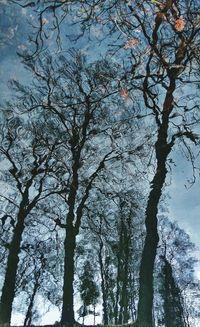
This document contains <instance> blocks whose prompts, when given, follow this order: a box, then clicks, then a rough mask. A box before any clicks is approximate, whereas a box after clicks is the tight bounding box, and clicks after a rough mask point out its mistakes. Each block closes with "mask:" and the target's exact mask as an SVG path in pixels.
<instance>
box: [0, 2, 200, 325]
mask: <svg viewBox="0 0 200 327" xmlns="http://www.w3.org/2000/svg"><path fill="white" fill-rule="evenodd" d="M17 10H18V12H17V11H16V8H15V10H14V7H12V8H11V6H6V1H5V0H0V30H1V37H0V89H1V94H2V98H1V103H0V106H2V99H3V100H7V99H9V98H10V97H11V96H12V94H11V91H10V90H9V88H8V81H9V79H11V78H16V79H20V80H22V81H27V79H28V75H27V74H28V73H27V72H26V71H25V70H24V69H23V66H22V65H21V64H20V60H19V57H18V56H17V54H16V52H17V51H20V49H24V48H25V47H26V46H27V39H28V33H29V31H30V27H28V25H27V23H26V19H27V15H28V12H27V11H26V10H25V9H19V7H18V8H17ZM28 18H29V19H32V17H31V16H30V14H29V17H28ZM97 32H98V31H95V29H94V30H93V32H92V33H93V34H94V35H97ZM81 42H83V41H80V44H79V46H81V47H83V48H85V49H86V48H87V45H86V44H85V42H83V43H81ZM89 54H90V55H91V56H93V59H94V58H95V49H93V50H90V52H89ZM174 160H175V162H176V166H174V167H172V180H171V183H170V185H169V186H167V188H166V192H168V193H169V195H170V197H169V199H168V210H169V216H170V218H171V219H172V220H176V221H177V222H178V223H179V225H180V227H182V228H183V229H184V230H185V231H186V232H187V233H188V234H189V235H190V237H191V240H192V241H193V242H194V243H195V244H196V246H197V251H196V256H197V258H200V237H199V231H200V201H199V199H200V192H199V190H200V179H199V175H198V173H197V174H196V182H195V183H194V185H192V186H191V187H189V186H190V185H189V183H188V182H187V179H188V178H191V165H190V164H189V163H188V162H187V160H186V159H183V157H182V156H181V155H180V154H176V155H175V156H174ZM196 274H197V276H198V277H199V278H200V264H198V265H197V268H196ZM20 318H21V316H20V314H19V315H16V316H14V317H13V321H15V322H16V320H18V321H19V322H20ZM58 318H59V315H58V312H57V310H56V309H55V310H54V311H52V312H51V313H46V315H45V316H44V317H43V319H42V321H41V323H43V324H45V323H51V322H54V321H55V320H56V319H58ZM97 320H98V318H97Z"/></svg>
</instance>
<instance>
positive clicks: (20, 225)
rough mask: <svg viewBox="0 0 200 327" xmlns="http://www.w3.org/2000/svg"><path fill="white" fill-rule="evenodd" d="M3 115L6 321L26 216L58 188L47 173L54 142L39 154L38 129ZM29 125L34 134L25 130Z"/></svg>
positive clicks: (2, 315)
mask: <svg viewBox="0 0 200 327" xmlns="http://www.w3.org/2000/svg"><path fill="white" fill-rule="evenodd" d="M3 118H4V122H3V123H2V125H1V132H2V137H1V145H0V154H1V159H2V160H5V162H6V164H7V165H8V167H10V168H9V170H7V171H6V172H5V174H4V175H5V176H4V178H5V181H6V182H7V183H8V185H9V186H10V188H11V190H10V191H8V194H9V193H10V197H9V195H8V194H7V196H5V197H4V194H2V195H1V199H4V201H5V202H4V205H5V203H6V205H7V208H8V209H7V210H8V212H10V215H5V216H3V217H1V219H2V223H3V222H4V224H3V227H4V225H7V224H6V220H7V219H8V218H9V217H10V216H11V218H12V221H13V223H12V227H13V232H12V233H11V235H9V238H10V239H11V240H10V242H8V244H7V245H8V258H7V263H6V269H5V278H4V283H3V288H2V294H1V303H0V322H1V323H8V322H10V319H11V312H12V303H13V300H14V297H15V286H16V276H17V269H18V265H19V254H20V252H21V242H22V235H23V233H24V229H25V225H26V220H27V217H28V216H29V215H30V214H32V211H33V210H34V209H35V207H36V206H37V204H38V202H39V201H41V199H42V198H43V199H44V198H45V197H47V196H48V195H49V194H52V193H54V192H56V191H58V189H56V188H54V189H53V190H52V185H51V183H49V181H48V178H49V174H50V173H51V172H52V167H51V165H50V164H49V163H50V160H51V159H52V154H53V152H54V150H55V147H56V141H55V142H54V143H53V144H52V145H51V146H49V148H46V149H45V150H44V152H43V153H42V154H41V152H40V151H41V146H42V145H43V144H42V143H43V142H44V139H43V140H42V136H41V134H40V132H39V131H38V130H37V128H35V127H34V126H31V124H29V125H28V126H27V125H25V122H24V121H22V120H20V119H19V120H18V119H17V118H13V119H6V117H3ZM22 125H24V126H23V127H22ZM28 128H29V130H31V131H32V133H33V134H31V133H30V134H29V133H28V132H27V129H28ZM18 132H19V134H18ZM39 137H41V139H40V142H41V144H38V139H39ZM24 139H26V142H24ZM22 158H23V159H22ZM12 189H14V192H13V190H12ZM33 190H34V191H33ZM32 192H33V195H32V194H31V193H32ZM3 219H4V220H3Z"/></svg>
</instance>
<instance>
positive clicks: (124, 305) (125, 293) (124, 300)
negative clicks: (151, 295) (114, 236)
mask: <svg viewBox="0 0 200 327" xmlns="http://www.w3.org/2000/svg"><path fill="white" fill-rule="evenodd" d="M130 241H131V240H130V237H129V235H128V230H127V226H124V267H123V270H124V271H123V276H124V278H123V284H122V290H121V301H120V305H121V308H120V315H119V324H126V323H128V318H129V317H128V316H129V315H128V302H129V299H128V297H129V285H128V270H129V258H130Z"/></svg>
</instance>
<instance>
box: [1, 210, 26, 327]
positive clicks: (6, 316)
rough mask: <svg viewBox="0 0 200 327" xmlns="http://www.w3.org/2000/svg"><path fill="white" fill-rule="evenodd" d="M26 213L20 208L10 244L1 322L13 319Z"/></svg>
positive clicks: (2, 297)
mask: <svg viewBox="0 0 200 327" xmlns="http://www.w3.org/2000/svg"><path fill="white" fill-rule="evenodd" d="M26 215H27V214H26V213H25V212H24V211H23V210H19V214H18V217H17V224H16V227H15V229H14V233H13V238H12V241H11V243H10V245H9V253H8V261H7V267H6V273H5V279H4V284H3V288H2V295H1V303H0V324H10V320H11V314H12V303H13V300H14V297H15V283H16V275H17V267H18V262H19V253H20V243H21V239H22V233H23V231H24V220H25V218H26Z"/></svg>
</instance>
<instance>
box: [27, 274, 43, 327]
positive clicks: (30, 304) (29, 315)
mask: <svg viewBox="0 0 200 327" xmlns="http://www.w3.org/2000/svg"><path fill="white" fill-rule="evenodd" d="M39 285H40V284H39V280H38V278H37V277H36V278H35V285H34V288H33V293H32V295H31V298H30V302H29V306H28V309H27V312H26V317H25V319H24V326H29V325H31V323H32V314H33V312H32V310H33V305H34V300H35V295H36V293H37V290H38V287H39Z"/></svg>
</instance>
